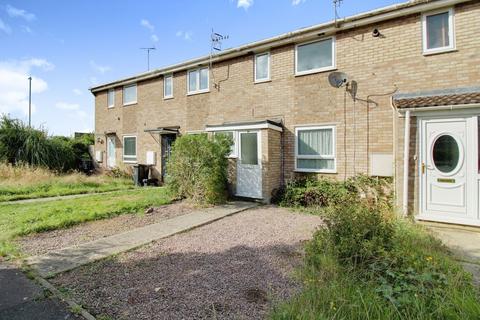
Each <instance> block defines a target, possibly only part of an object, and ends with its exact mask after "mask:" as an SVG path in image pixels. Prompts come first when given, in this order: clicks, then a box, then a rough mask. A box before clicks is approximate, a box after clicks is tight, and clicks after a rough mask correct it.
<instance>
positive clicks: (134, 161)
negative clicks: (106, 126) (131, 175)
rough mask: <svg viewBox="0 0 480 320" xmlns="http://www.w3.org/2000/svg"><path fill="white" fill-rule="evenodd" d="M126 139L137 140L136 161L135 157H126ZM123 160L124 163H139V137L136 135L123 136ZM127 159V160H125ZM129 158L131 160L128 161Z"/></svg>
mask: <svg viewBox="0 0 480 320" xmlns="http://www.w3.org/2000/svg"><path fill="white" fill-rule="evenodd" d="M125 138H135V159H133V157H134V156H131V155H128V156H126V155H125ZM122 142H123V144H122V160H123V163H137V162H138V158H137V157H138V150H137V148H138V141H137V136H136V135H133V134H126V135H123V136H122ZM125 157H127V159H126V158H125ZM128 158H131V159H128Z"/></svg>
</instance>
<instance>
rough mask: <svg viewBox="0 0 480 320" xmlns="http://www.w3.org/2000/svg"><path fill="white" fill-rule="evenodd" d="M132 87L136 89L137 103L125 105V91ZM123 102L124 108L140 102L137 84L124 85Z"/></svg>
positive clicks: (132, 102)
mask: <svg viewBox="0 0 480 320" xmlns="http://www.w3.org/2000/svg"><path fill="white" fill-rule="evenodd" d="M130 87H135V101H131V102H128V103H125V89H126V88H130ZM122 102H123V106H124V107H125V106H130V105H132V104H136V103H137V102H138V88H137V83H131V84H127V85H124V86H123V90H122Z"/></svg>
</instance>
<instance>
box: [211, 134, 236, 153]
mask: <svg viewBox="0 0 480 320" xmlns="http://www.w3.org/2000/svg"><path fill="white" fill-rule="evenodd" d="M225 132H232V134H233V148H232V151H231V152H230V154H229V155H228V158H232V159H236V158H238V155H239V151H238V150H239V145H238V140H239V131H238V130H236V131H235V130H218V131H213V137H214V138H215V135H216V134H218V133H225Z"/></svg>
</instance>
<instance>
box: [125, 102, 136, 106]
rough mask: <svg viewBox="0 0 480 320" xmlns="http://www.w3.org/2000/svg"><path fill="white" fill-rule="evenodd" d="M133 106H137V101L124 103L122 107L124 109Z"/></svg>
mask: <svg viewBox="0 0 480 320" xmlns="http://www.w3.org/2000/svg"><path fill="white" fill-rule="evenodd" d="M135 104H137V101H135V102H130V103H124V104H123V106H124V107H128V106H133V105H135Z"/></svg>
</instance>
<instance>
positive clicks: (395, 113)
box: [367, 95, 398, 204]
mask: <svg viewBox="0 0 480 320" xmlns="http://www.w3.org/2000/svg"><path fill="white" fill-rule="evenodd" d="M367 104H368V103H367ZM390 107H391V108H392V128H393V141H392V146H393V152H392V154H393V197H394V199H395V204H396V203H397V200H398V199H397V179H398V177H397V152H398V151H397V140H398V139H397V134H398V133H397V117H398V111H397V108H396V107H395V104H394V103H393V95H392V96H390Z"/></svg>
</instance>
